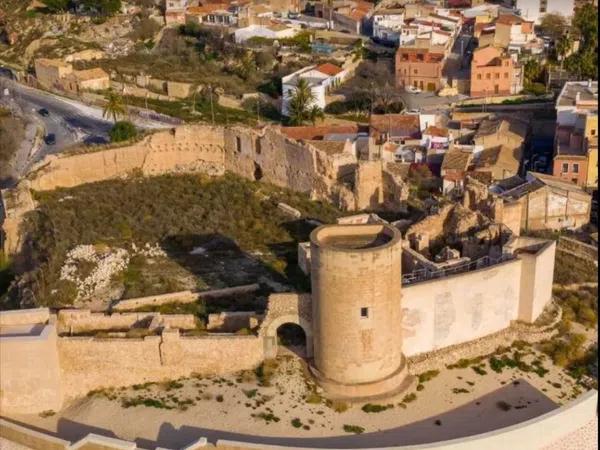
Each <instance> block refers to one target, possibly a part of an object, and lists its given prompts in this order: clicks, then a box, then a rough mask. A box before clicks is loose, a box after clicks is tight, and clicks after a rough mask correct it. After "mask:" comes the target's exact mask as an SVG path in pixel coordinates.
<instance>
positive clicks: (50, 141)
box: [44, 133, 56, 145]
mask: <svg viewBox="0 0 600 450" xmlns="http://www.w3.org/2000/svg"><path fill="white" fill-rule="evenodd" d="M44 142H45V143H46V145H54V144H56V136H55V135H54V133H50V134H47V135H46V137H45V138H44Z"/></svg>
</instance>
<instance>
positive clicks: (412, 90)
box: [404, 86, 421, 94]
mask: <svg viewBox="0 0 600 450" xmlns="http://www.w3.org/2000/svg"><path fill="white" fill-rule="evenodd" d="M404 90H405V91H406V92H410V93H411V94H419V93H421V89H419V88H418V87H414V86H406V87H405V88H404Z"/></svg>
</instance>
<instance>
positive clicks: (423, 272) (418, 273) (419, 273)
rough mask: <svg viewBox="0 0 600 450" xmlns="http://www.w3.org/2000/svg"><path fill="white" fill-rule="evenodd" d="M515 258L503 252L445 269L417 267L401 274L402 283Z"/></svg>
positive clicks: (443, 275) (405, 284)
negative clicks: (495, 256)
mask: <svg viewBox="0 0 600 450" xmlns="http://www.w3.org/2000/svg"><path fill="white" fill-rule="evenodd" d="M511 259H515V257H514V256H513V255H511V254H504V255H502V256H500V257H498V258H491V257H489V256H484V257H482V258H479V259H476V260H475V261H469V262H465V263H462V264H457V265H456V266H451V267H447V268H445V269H439V270H432V269H427V268H425V269H418V270H415V271H413V272H411V273H407V274H406V275H402V285H403V286H407V285H410V284H414V283H418V282H420V281H427V280H432V279H435V278H444V277H447V276H449V275H455V274H457V273H464V272H470V271H472V270H478V269H483V268H484V267H489V266H493V265H495V264H500V263H501V262H504V261H509V260H511Z"/></svg>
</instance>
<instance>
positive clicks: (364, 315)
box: [360, 308, 369, 319]
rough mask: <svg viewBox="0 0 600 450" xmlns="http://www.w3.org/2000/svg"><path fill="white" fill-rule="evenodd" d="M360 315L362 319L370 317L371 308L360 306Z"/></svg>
mask: <svg viewBox="0 0 600 450" xmlns="http://www.w3.org/2000/svg"><path fill="white" fill-rule="evenodd" d="M360 317H361V318H362V319H366V318H367V317H369V308H360Z"/></svg>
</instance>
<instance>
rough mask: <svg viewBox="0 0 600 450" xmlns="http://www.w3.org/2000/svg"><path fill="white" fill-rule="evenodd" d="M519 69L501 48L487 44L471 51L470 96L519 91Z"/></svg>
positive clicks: (520, 83)
mask: <svg viewBox="0 0 600 450" xmlns="http://www.w3.org/2000/svg"><path fill="white" fill-rule="evenodd" d="M520 78H521V70H517V68H516V67H515V62H514V61H513V60H512V58H511V57H510V56H509V55H507V54H505V53H504V52H503V50H502V49H499V48H496V47H493V46H487V47H482V48H479V49H477V50H475V52H473V60H472V62H471V97H485V96H490V95H510V94H515V93H517V92H519V91H520V86H521V85H522V82H521V80H520Z"/></svg>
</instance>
